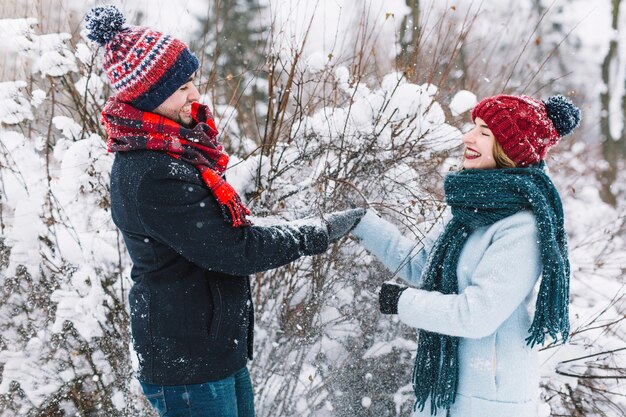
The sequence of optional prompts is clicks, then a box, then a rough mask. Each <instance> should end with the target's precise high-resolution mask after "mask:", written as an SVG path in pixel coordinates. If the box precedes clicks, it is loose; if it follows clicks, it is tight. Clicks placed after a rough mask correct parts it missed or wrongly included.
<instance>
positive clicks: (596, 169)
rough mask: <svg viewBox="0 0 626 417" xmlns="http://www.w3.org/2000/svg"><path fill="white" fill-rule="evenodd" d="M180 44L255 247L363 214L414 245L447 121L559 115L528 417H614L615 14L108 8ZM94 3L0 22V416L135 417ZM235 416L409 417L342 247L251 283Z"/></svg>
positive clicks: (583, 2) (226, 4) (364, 3)
mask: <svg viewBox="0 0 626 417" xmlns="http://www.w3.org/2000/svg"><path fill="white" fill-rule="evenodd" d="M114 3H116V4H117V5H118V6H119V7H120V8H121V9H122V10H123V11H124V12H125V14H126V16H127V19H128V21H129V23H132V24H143V25H148V26H153V27H155V28H157V29H159V30H162V31H165V32H169V33H172V34H174V35H175V36H178V37H180V38H182V39H184V40H185V41H186V42H187V43H188V44H189V45H190V47H191V48H192V49H193V50H194V51H195V53H196V54H197V56H198V57H199V58H200V60H201V62H202V66H201V70H200V74H199V77H198V80H199V88H200V91H201V93H202V94H203V96H202V101H203V102H204V103H206V104H208V105H210V106H211V108H212V109H214V111H215V115H216V118H217V122H218V126H219V129H220V132H221V138H222V140H223V142H224V144H225V145H226V147H227V149H228V150H229V152H230V153H231V155H232V159H231V161H232V165H231V168H230V169H229V171H228V172H227V176H228V179H229V181H230V182H231V183H232V184H233V185H234V186H235V187H236V188H237V189H238V190H239V192H240V194H242V195H243V196H245V199H246V201H247V204H248V205H249V207H251V208H252V210H253V212H254V214H255V219H254V220H255V222H256V223H257V224H264V223H269V222H275V221H283V220H291V219H296V218H302V217H306V216H311V215H314V216H315V215H320V214H321V213H325V212H328V211H331V210H336V209H341V208H344V207H346V205H347V204H350V203H351V202H352V203H356V204H360V205H361V204H368V205H369V206H371V207H373V208H375V209H376V210H377V211H379V212H380V213H381V215H382V216H384V217H385V218H388V219H390V220H392V221H393V222H394V223H396V224H397V225H398V226H399V227H400V228H402V230H404V231H405V233H406V234H407V235H410V236H413V237H414V239H415V241H416V243H418V244H419V242H420V239H421V237H422V236H423V235H424V234H425V233H426V232H428V230H430V228H431V227H433V225H434V224H435V223H437V222H438V221H441V219H442V218H445V216H446V212H445V206H444V204H443V201H442V193H441V184H442V178H443V175H445V173H446V172H448V171H450V170H454V169H458V168H459V166H460V162H461V156H462V155H461V150H460V147H459V145H460V137H461V135H462V132H463V131H464V130H465V129H467V127H468V122H469V114H468V109H471V107H472V106H473V105H474V104H475V103H476V102H477V100H479V99H481V98H482V97H484V96H487V95H492V94H497V93H501V92H506V93H513V94H521V93H526V94H530V95H534V96H537V97H541V98H547V97H549V96H550V95H553V94H556V93H562V94H564V95H566V96H568V97H569V98H571V99H572V100H573V101H574V102H575V103H576V104H577V105H579V106H580V108H581V109H582V111H583V123H582V126H581V127H580V128H579V129H578V130H577V131H576V132H575V133H574V134H573V135H572V136H571V137H568V138H566V139H565V140H563V142H562V143H561V145H560V146H559V147H558V148H557V149H555V150H554V151H553V152H552V153H551V154H550V155H549V157H548V159H547V163H548V166H549V169H550V173H551V176H552V177H553V179H554V182H555V183H556V185H557V187H558V189H559V190H560V193H561V196H562V198H563V201H564V207H565V211H566V226H567V228H568V233H569V239H570V251H571V252H570V255H571V262H572V282H571V289H572V300H571V322H572V335H571V339H570V342H569V343H568V344H567V345H554V344H548V345H546V346H544V347H543V348H542V349H541V361H542V362H541V363H542V380H541V387H540V390H538V394H539V395H540V396H541V406H540V414H539V415H540V416H541V417H548V416H626V387H625V386H624V380H625V378H626V368H625V366H626V342H625V340H626V337H625V336H626V326H625V325H624V318H625V317H626V316H625V313H626V300H625V296H624V294H625V291H624V284H625V280H624V273H625V272H626V244H625V239H626V204H625V198H624V197H625V195H626V181H625V174H624V168H625V163H624V161H625V160H626V126H625V125H624V118H625V116H626V10H625V8H626V4H623V2H622V1H621V0H593V1H588V0H518V1H516V2H515V3H509V2H503V1H499V0H483V1H470V0H465V1H464V0H458V1H450V0H448V1H435V0H432V1H418V0H358V1H355V0H352V1H350V0H185V1H176V2H174V1H171V2H170V1H165V0H158V1H157V0H150V1H148V0H125V1H124V3H123V4H121V2H119V1H118V2H114ZM99 4H102V3H101V2H94V1H91V0H89V1H84V0H83V1H78V0H3V1H2V3H1V4H0V39H1V40H2V42H1V45H0V75H1V78H0V286H1V291H0V329H1V332H0V415H2V416H6V417H9V416H31V417H35V416H37V417H44V416H50V417H51V416H128V417H131V416H148V415H153V414H152V411H151V410H150V408H149V406H148V404H147V403H146V401H145V400H144V399H143V397H142V396H141V394H140V388H139V385H138V383H137V382H136V380H135V379H134V378H133V367H134V366H136V360H135V358H134V356H133V352H132V347H131V345H130V339H129V329H128V312H127V303H126V297H127V293H128V289H129V287H130V286H131V285H132V283H131V281H130V278H129V272H130V262H129V259H128V256H127V254H126V251H125V248H124V245H123V241H122V239H121V236H120V234H119V233H118V232H117V230H116V228H115V227H114V225H113V223H112V222H111V219H110V214H109V196H108V182H109V173H110V167H111V163H112V155H111V154H109V153H107V150H106V143H105V141H106V136H105V134H104V132H103V130H102V127H101V126H100V125H99V122H98V121H99V113H100V111H101V109H102V106H103V103H104V101H105V99H106V97H108V96H109V95H110V94H111V91H110V89H109V88H108V86H107V84H106V76H105V75H104V74H103V73H102V71H101V66H100V59H101V55H99V54H98V53H97V51H96V49H95V47H94V46H93V45H90V44H89V43H88V42H87V39H86V38H85V34H84V33H83V32H82V26H81V19H82V17H83V16H84V14H85V13H86V12H87V11H88V10H89V8H91V7H92V6H94V5H99ZM253 278H254V279H253V293H254V298H255V301H256V303H255V308H256V316H257V322H256V329H255V331H256V346H255V360H254V361H253V362H251V365H250V366H251V371H252V376H253V380H254V384H255V395H256V409H257V414H258V415H259V416H261V417H269V416H285V417H288V416H311V417H313V416H315V417H326V416H340V417H343V416H345V417H347V416H376V417H379V416H396V415H402V416H406V415H409V409H410V407H411V405H412V402H413V392H412V387H411V384H410V381H411V372H412V367H413V359H414V355H415V349H416V346H417V344H416V332H415V330H414V329H411V328H408V327H407V326H404V325H403V324H401V323H399V322H398V321H397V319H396V318H394V317H390V316H382V315H381V314H380V313H379V312H378V308H377V290H378V288H379V286H380V284H381V283H382V282H383V281H385V280H389V279H394V277H393V275H392V274H391V273H389V272H388V271H385V270H384V269H383V268H381V267H380V265H379V264H378V263H377V261H376V260H374V259H372V258H371V257H370V256H369V255H367V253H365V252H364V251H363V250H362V249H361V248H360V247H359V246H358V244H356V242H355V241H354V240H353V239H352V238H344V239H343V240H342V241H341V242H340V243H339V244H337V245H334V246H333V247H332V248H330V249H329V250H328V252H327V253H325V254H324V255H321V256H318V257H312V258H306V259H301V260H299V261H297V262H295V263H293V264H291V265H289V266H286V267H283V268H279V269H277V270H274V271H269V272H267V273H263V274H257V275H256V276H254V277H253Z"/></svg>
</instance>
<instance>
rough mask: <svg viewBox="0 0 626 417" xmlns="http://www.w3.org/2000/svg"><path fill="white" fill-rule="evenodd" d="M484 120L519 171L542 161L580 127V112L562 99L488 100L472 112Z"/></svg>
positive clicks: (513, 97) (569, 102) (473, 116)
mask: <svg viewBox="0 0 626 417" xmlns="http://www.w3.org/2000/svg"><path fill="white" fill-rule="evenodd" d="M477 117H479V118H481V119H483V120H484V121H485V123H487V126H488V127H489V130H491V132H492V133H493V135H494V136H495V138H496V141H498V143H499V144H500V146H501V147H502V149H503V150H504V153H505V154H506V155H507V156H508V157H509V158H511V160H513V162H515V164H516V165H517V166H519V167H523V166H528V165H534V164H537V163H539V162H540V161H542V160H543V159H544V158H545V156H546V153H547V151H548V148H550V147H552V146H554V145H555V144H556V143H557V142H558V141H559V140H560V139H561V138H562V137H564V136H567V135H569V134H570V133H571V132H572V130H574V129H575V128H576V127H577V126H578V125H579V124H580V109H579V108H578V107H576V106H575V105H574V104H572V102H571V101H569V100H568V99H566V98H565V97H563V96H561V95H556V96H553V97H550V98H549V99H548V100H546V101H541V100H537V99H534V98H532V97H529V96H510V95H498V96H494V97H488V98H486V99H484V100H483V101H481V102H480V103H478V104H477V105H476V107H474V110H472V120H474V119H476V118H477Z"/></svg>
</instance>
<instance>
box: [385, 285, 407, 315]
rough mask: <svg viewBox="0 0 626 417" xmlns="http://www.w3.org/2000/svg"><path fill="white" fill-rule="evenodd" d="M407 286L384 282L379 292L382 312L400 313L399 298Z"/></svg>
mask: <svg viewBox="0 0 626 417" xmlns="http://www.w3.org/2000/svg"><path fill="white" fill-rule="evenodd" d="M407 288H408V287H404V286H402V285H397V284H389V283H386V282H385V283H383V285H382V287H380V292H379V293H378V303H379V304H380V312H381V313H383V314H398V300H400V295H402V291H404V290H406V289H407Z"/></svg>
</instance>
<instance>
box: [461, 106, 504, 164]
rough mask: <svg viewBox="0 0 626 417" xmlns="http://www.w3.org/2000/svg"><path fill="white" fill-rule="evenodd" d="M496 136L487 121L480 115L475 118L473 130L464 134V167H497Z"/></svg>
mask: <svg viewBox="0 0 626 417" xmlns="http://www.w3.org/2000/svg"><path fill="white" fill-rule="evenodd" d="M495 141H496V138H495V136H493V133H491V130H489V128H488V127H487V123H485V121H484V120H483V119H481V118H480V117H477V118H476V119H474V127H473V128H472V130H470V131H469V132H467V133H466V134H465V135H463V144H464V145H465V153H464V154H463V168H465V169H492V168H495V167H496V160H495V159H494V157H493V145H494V142H495Z"/></svg>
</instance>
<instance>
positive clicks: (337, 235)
mask: <svg viewBox="0 0 626 417" xmlns="http://www.w3.org/2000/svg"><path fill="white" fill-rule="evenodd" d="M365 212H366V210H365V209H364V208H354V209H349V210H344V211H335V212H333V213H329V214H326V215H324V217H323V218H324V222H325V223H326V227H327V229H328V241H329V242H330V243H335V242H336V241H338V240H339V239H341V237H342V236H344V235H345V234H346V233H348V232H350V231H351V230H352V229H354V228H355V227H356V225H357V224H359V222H360V221H361V218H362V217H363V216H365Z"/></svg>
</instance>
